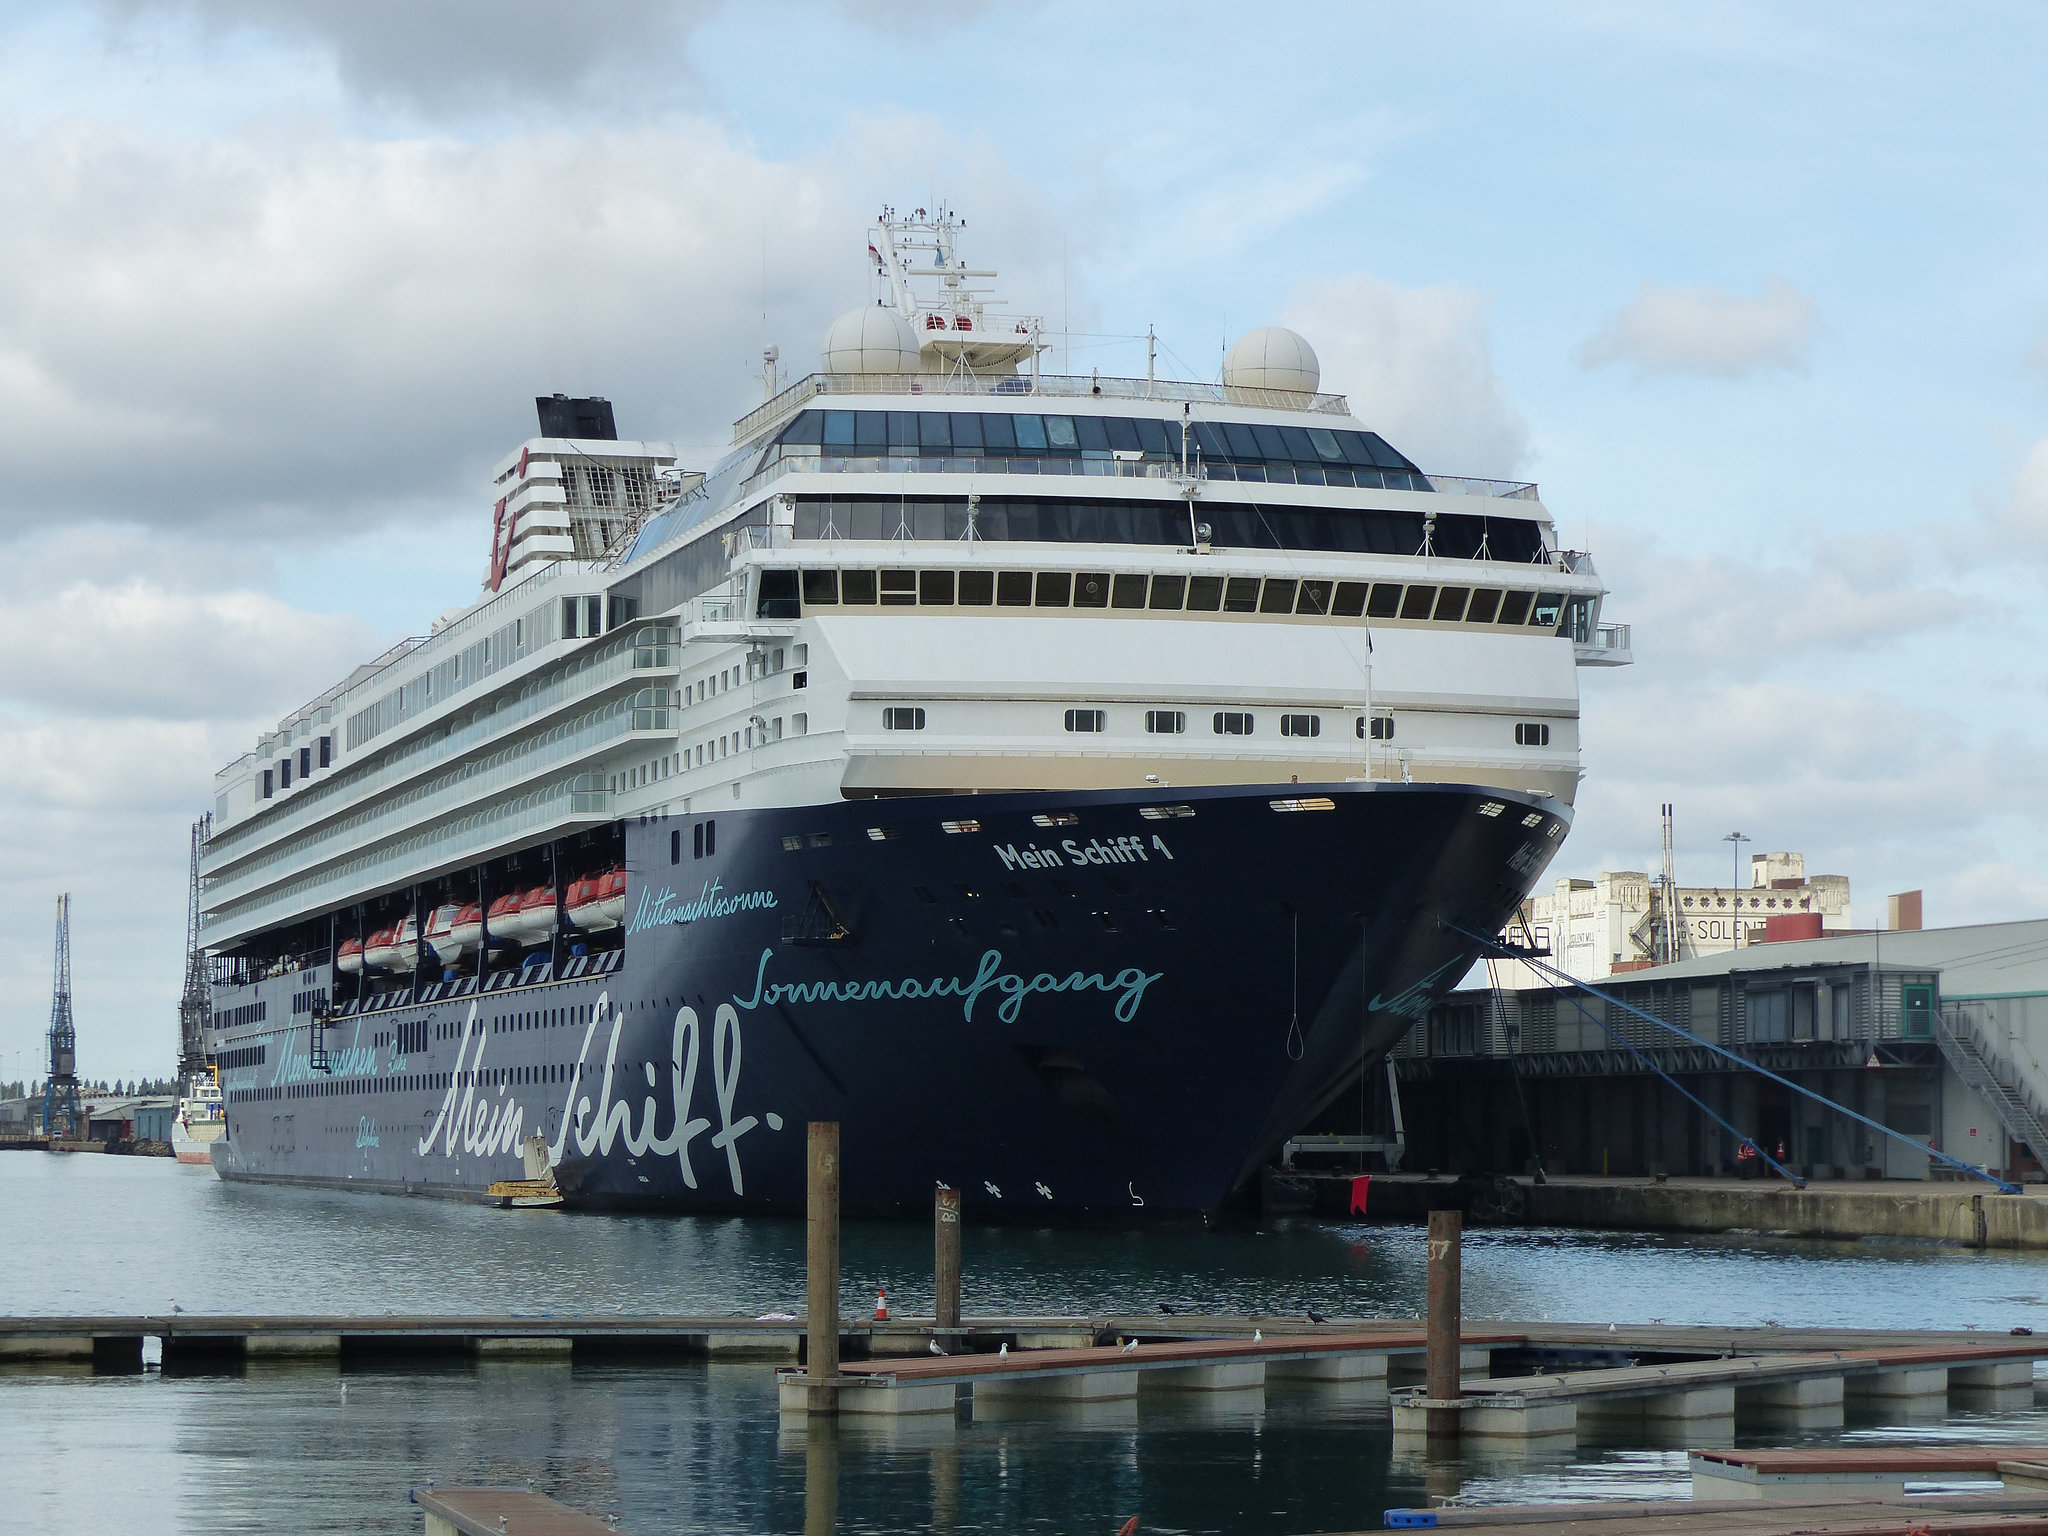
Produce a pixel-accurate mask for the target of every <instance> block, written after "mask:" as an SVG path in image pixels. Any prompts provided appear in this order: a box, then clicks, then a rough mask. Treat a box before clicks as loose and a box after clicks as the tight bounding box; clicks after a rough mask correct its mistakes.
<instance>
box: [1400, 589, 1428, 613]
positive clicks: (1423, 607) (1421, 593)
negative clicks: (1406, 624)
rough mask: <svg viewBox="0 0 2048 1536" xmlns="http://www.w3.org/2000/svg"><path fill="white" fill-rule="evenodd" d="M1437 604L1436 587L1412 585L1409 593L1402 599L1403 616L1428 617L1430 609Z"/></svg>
mask: <svg viewBox="0 0 2048 1536" xmlns="http://www.w3.org/2000/svg"><path fill="white" fill-rule="evenodd" d="M1435 605H1436V588H1435V587H1410V588H1409V589H1408V595H1407V596H1406V597H1405V598H1403V599H1402V600H1401V617H1402V618H1404V619H1426V618H1428V617H1429V610H1430V609H1431V608H1432V607H1434V606H1435Z"/></svg>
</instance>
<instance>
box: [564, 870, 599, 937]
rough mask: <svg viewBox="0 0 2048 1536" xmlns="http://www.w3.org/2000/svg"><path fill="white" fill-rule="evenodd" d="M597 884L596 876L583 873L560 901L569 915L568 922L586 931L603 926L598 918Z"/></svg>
mask: <svg viewBox="0 0 2048 1536" xmlns="http://www.w3.org/2000/svg"><path fill="white" fill-rule="evenodd" d="M598 884H599V879H598V877H597V876H595V875H585V876H584V877H583V878H582V879H581V880H578V881H577V882H576V883H575V884H573V885H571V886H570V887H569V894H568V895H567V896H566V897H565V898H564V899H563V902H562V906H563V909H564V910H565V911H566V912H567V913H568V915H569V921H570V923H571V924H572V925H574V926H575V927H577V928H581V929H582V930H583V931H584V932H586V933H588V932H589V931H590V930H591V929H593V928H601V927H603V926H604V924H603V923H602V922H601V921H599V918H598V911H597V907H598V900H597V888H598Z"/></svg>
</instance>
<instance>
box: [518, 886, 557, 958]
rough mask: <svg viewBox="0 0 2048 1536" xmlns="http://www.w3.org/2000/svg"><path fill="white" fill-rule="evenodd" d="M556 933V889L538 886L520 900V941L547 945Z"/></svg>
mask: <svg viewBox="0 0 2048 1536" xmlns="http://www.w3.org/2000/svg"><path fill="white" fill-rule="evenodd" d="M554 931H555V888H554V887H553V886H551V885H536V886H535V887H534V888H533V889H532V890H530V891H528V892H527V893H526V894H525V895H523V896H521V897H520V898H519V928H518V935H519V941H520V942H521V943H522V944H541V943H545V942H546V941H547V939H548V937H549V935H551V934H552V933H553V932H554Z"/></svg>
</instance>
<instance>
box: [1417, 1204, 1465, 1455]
mask: <svg viewBox="0 0 2048 1536" xmlns="http://www.w3.org/2000/svg"><path fill="white" fill-rule="evenodd" d="M1464 1230H1465V1218H1464V1215H1463V1214H1462V1213H1461V1212H1458V1211H1431V1212H1430V1213H1429V1332H1428V1338H1429V1343H1428V1351H1427V1357H1426V1358H1427V1377H1426V1381H1427V1385H1426V1388H1425V1390H1426V1391H1427V1393H1428V1395H1429V1398H1430V1399H1431V1400H1432V1401H1435V1402H1448V1401H1450V1400H1451V1399H1452V1398H1455V1397H1457V1396H1459V1395H1460V1386H1459V1365H1460V1362H1461V1358H1462V1355H1463V1351H1464V1344H1463V1337H1464V1329H1463V1326H1462V1323H1463V1319H1462V1317H1461V1308H1462V1297H1461V1290H1462V1276H1461V1273H1460V1267H1459V1256H1460V1255H1459V1250H1460V1247H1461V1245H1462V1243H1463V1240H1464ZM1428 1414H1429V1416H1428V1423H1427V1432H1428V1433H1429V1434H1432V1435H1456V1434H1457V1433H1458V1410H1457V1409H1455V1408H1432V1409H1430V1410H1429V1411H1428Z"/></svg>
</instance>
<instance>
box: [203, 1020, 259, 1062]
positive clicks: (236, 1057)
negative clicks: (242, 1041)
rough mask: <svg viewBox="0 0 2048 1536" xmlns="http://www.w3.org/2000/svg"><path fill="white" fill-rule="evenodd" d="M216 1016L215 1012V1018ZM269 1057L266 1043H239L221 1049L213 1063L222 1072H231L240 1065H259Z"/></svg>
mask: <svg viewBox="0 0 2048 1536" xmlns="http://www.w3.org/2000/svg"><path fill="white" fill-rule="evenodd" d="M218 1017H219V1015H218V1014H216V1015H215V1018H218ZM269 1059H270V1047H269V1046H268V1045H241V1046H237V1047H236V1048H235V1049H234V1050H232V1051H222V1052H221V1053H220V1054H219V1055H218V1056H216V1057H214V1058H213V1064H214V1065H215V1066H216V1067H218V1068H220V1070H221V1071H223V1072H233V1071H236V1070H238V1069H240V1068H242V1067H260V1066H262V1065H263V1064H264V1062H266V1061H268V1060H269Z"/></svg>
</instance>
